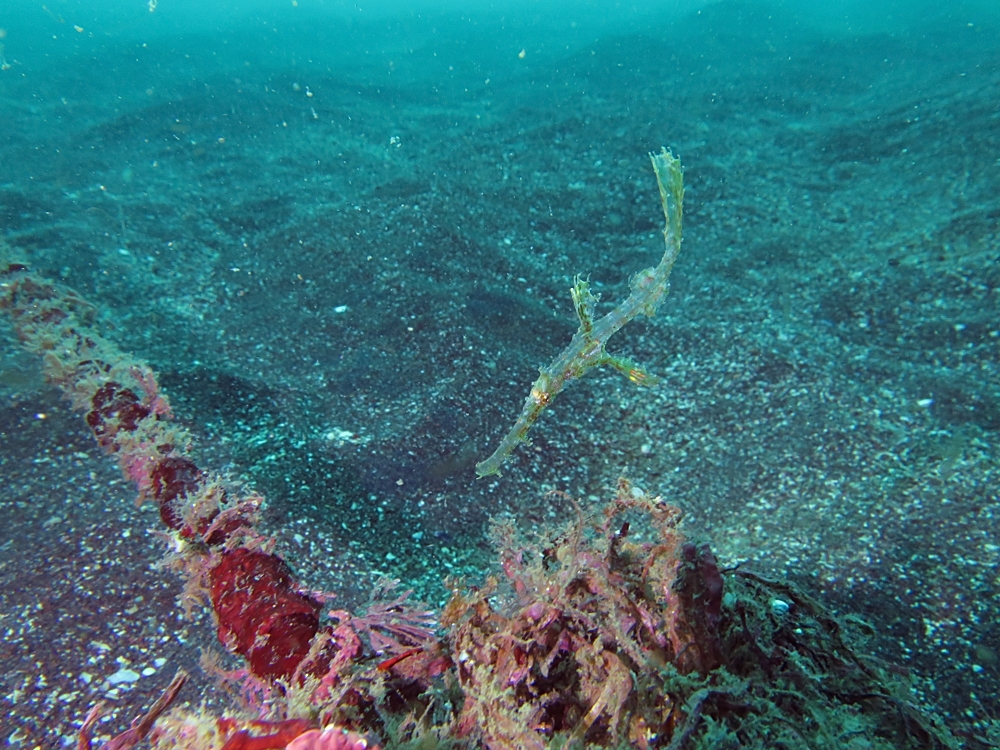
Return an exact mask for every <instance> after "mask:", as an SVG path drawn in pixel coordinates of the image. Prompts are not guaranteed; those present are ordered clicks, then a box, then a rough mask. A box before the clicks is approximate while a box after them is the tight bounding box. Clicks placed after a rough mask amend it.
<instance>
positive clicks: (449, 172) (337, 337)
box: [0, 0, 1000, 748]
mask: <svg viewBox="0 0 1000 750" xmlns="http://www.w3.org/2000/svg"><path fill="white" fill-rule="evenodd" d="M0 44H2V49H0V68H2V70H0V232H2V235H0V239H2V241H3V243H4V244H5V245H7V246H8V252H9V254H10V255H11V257H17V258H21V259H23V260H25V261H26V262H28V263H29V265H30V266H31V267H32V269H34V270H35V271H37V272H39V273H41V274H43V275H45V276H48V277H49V278H52V279H57V280H59V281H61V282H62V283H65V284H66V285H68V286H70V287H72V288H74V289H75V290H77V291H78V292H79V293H80V294H81V295H82V296H83V297H85V298H86V299H87V300H89V301H90V302H91V303H93V304H95V305H96V306H97V308H98V311H99V322H100V325H101V328H102V331H103V333H104V335H105V336H107V337H108V338H110V339H112V340H114V341H115V342H116V343H118V345H119V346H120V347H121V348H122V349H124V350H125V351H128V352H131V353H133V354H134V355H135V356H137V357H139V358H141V359H144V360H146V361H148V362H149V363H150V364H151V365H152V366H153V368H154V369H155V370H156V371H157V373H158V376H159V379H160V382H161V385H162V386H163V387H164V390H165V391H166V393H167V394H168V395H169V397H170V399H171V402H172V404H173V407H174V411H175V413H176V415H177V418H178V420H179V422H180V423H181V424H183V425H184V426H186V427H187V428H188V429H189V430H191V431H192V432H193V433H194V434H195V435H196V436H197V438H198V453H197V455H198V460H199V464H200V465H204V466H208V467H212V468H215V469H219V470H223V471H226V472H228V473H229V474H230V475H231V476H232V477H233V478H234V481H235V480H240V481H243V482H246V483H248V484H249V485H250V486H252V487H253V488H255V489H256V490H257V491H259V492H261V493H262V494H264V495H265V496H266V497H267V498H268V505H267V508H266V515H265V525H264V529H265V530H266V531H267V532H268V533H271V534H273V535H275V537H276V539H277V545H278V546H277V549H278V551H279V552H280V553H281V554H282V555H283V556H284V557H285V559H286V560H287V561H288V562H289V564H290V565H291V566H292V567H293V569H294V570H295V573H296V575H297V576H298V577H299V579H300V580H301V581H303V582H304V583H305V584H307V585H308V586H309V587H310V588H312V589H315V590H322V591H326V592H330V593H332V594H335V595H336V600H335V601H336V606H337V607H344V608H349V607H353V606H357V605H360V604H364V602H365V601H366V600H367V599H368V596H369V593H370V592H371V590H372V589H373V587H374V586H375V585H376V583H377V581H378V580H379V579H380V578H382V577H389V578H392V579H399V580H400V582H401V583H400V586H401V587H402V588H412V589H414V591H415V594H414V596H415V597H418V598H420V599H422V600H424V601H427V602H430V603H433V604H434V605H436V606H437V605H440V604H442V603H443V602H444V601H445V600H446V599H447V597H448V595H449V591H448V589H447V587H446V586H445V585H444V583H443V581H444V579H445V577H446V576H453V577H458V578H464V579H466V580H468V581H476V580H481V579H482V578H483V577H484V576H485V575H486V573H487V572H489V571H490V570H492V569H494V567H495V562H494V559H495V554H494V552H493V550H492V548H491V546H490V544H489V541H488V539H487V537H486V534H485V529H486V525H487V521H488V519H489V518H490V517H495V516H510V517H511V518H513V519H514V520H515V521H516V522H517V523H518V524H520V525H522V526H524V527H526V528H531V527H538V526H542V525H544V524H552V523H555V522H556V521H557V520H564V519H565V517H566V516H567V515H569V514H571V513H573V512H574V511H573V510H572V505H571V504H569V503H568V502H567V498H566V496H565V495H564V494H559V493H556V494H552V493H551V491H552V490H558V491H559V492H560V493H567V494H568V495H570V496H572V497H573V498H576V499H577V500H578V501H579V503H580V504H581V505H582V506H585V507H587V506H594V505H597V504H599V503H600V502H601V501H603V500H606V499H607V498H608V497H609V495H613V493H614V487H615V483H616V480H617V478H618V477H619V476H622V475H625V476H627V477H628V478H629V479H631V480H632V481H633V482H634V483H635V484H636V485H638V486H641V487H642V488H644V489H645V490H646V491H647V492H649V493H650V494H653V495H660V496H662V497H663V498H664V499H666V500H668V501H669V502H670V503H673V504H675V505H677V506H679V507H680V508H682V509H683V511H684V513H685V527H684V528H685V532H686V533H687V534H688V535H690V536H691V537H693V538H695V539H697V540H699V541H702V542H707V543H709V544H710V545H711V547H712V549H713V550H714V551H715V553H716V555H717V556H718V558H719V560H720V563H721V564H724V565H727V566H732V565H736V564H741V565H743V566H746V567H747V568H750V569H752V570H755V571H759V572H760V573H762V574H767V575H770V576H774V577H780V578H783V579H786V580H791V581H794V582H796V583H797V584H799V585H800V586H801V587H802V588H803V589H804V590H806V591H809V592H811V593H812V594H813V595H815V596H817V597H820V598H822V600H823V601H824V602H826V603H827V604H828V605H829V606H831V607H833V608H834V609H836V610H837V611H838V613H840V614H842V615H848V614H852V613H853V614H855V615H858V616H860V617H862V618H864V619H865V620H866V621H867V622H868V623H869V624H870V625H871V629H872V640H871V644H870V647H871V649H872V650H873V652H874V653H876V654H877V655H878V656H880V657H881V658H883V659H885V660H887V661H889V662H891V663H893V664H896V665H898V671H899V672H900V674H901V675H903V676H905V677H906V679H908V680H909V681H910V689H911V690H912V694H913V696H914V697H915V699H916V700H918V701H920V702H921V703H922V704H924V705H925V706H927V707H928V708H929V709H932V710H934V711H936V712H938V713H939V714H940V715H941V716H943V717H944V718H945V719H946V720H947V721H948V722H949V723H954V724H955V725H956V726H957V725H958V724H959V723H965V724H969V725H972V726H976V725H977V723H981V724H982V725H983V726H985V725H986V724H985V723H986V722H989V721H990V720H991V719H993V720H996V719H1000V706H998V701H997V694H998V692H1000V572H998V561H1000V520H998V515H1000V502H998V493H1000V472H998V466H1000V464H998V461H1000V455H998V445H997V437H998V431H1000V264H998V258H1000V12H998V10H997V8H996V5H995V4H994V3H987V2H984V3H982V4H974V3H960V2H954V3H922V2H898V3H871V2H869V3H844V4H839V5H838V4H834V5H825V6H824V8H823V9H821V10H817V9H813V8H811V7H810V4H807V3H804V4H795V3H790V2H773V3H767V2H734V1H731V0H724V1H723V2H717V3H663V4H659V5H657V4H649V5H643V6H641V7H640V6H629V5H627V4H618V3H612V2H606V3H598V2H593V3H586V2H580V3H565V4H564V3H554V2H552V3H547V2H525V3H522V4H509V5H496V4H488V3H484V4H481V5H479V6H475V5H468V6H466V5H464V4H459V3H455V4H444V3H427V4H425V5H421V6H415V5H411V4H407V5H405V7H390V6H388V5H387V4H372V5H370V6H369V5H368V4H366V3H360V4H355V3H324V2H319V1H317V0H297V2H296V1H293V0H288V2H284V1H282V2H273V3H260V4H258V5H256V6H253V7H251V6H247V5H245V4H235V3H228V4H227V3H200V4H199V3H193V2H174V0H159V1H158V2H156V1H155V0H153V2H150V3H145V2H129V3H114V4H111V3H109V4H107V5H103V6H102V5H99V4H98V3H93V2H67V1H61V0H52V2H46V3H42V2H30V1H29V0H5V2H4V3H3V6H2V7H0ZM661 146H667V147H669V148H671V149H672V150H673V151H674V153H676V154H678V155H679V156H680V157H681V158H682V160H683V163H684V167H685V180H686V187H687V193H686V221H685V238H684V248H683V250H682V252H681V256H680V259H679V261H678V263H677V265H676V268H675V270H674V273H673V277H672V291H671V294H670V296H669V297H668V298H667V299H666V301H665V302H664V303H663V304H662V305H661V307H660V309H659V311H658V313H657V315H656V316H655V317H653V318H649V319H647V318H642V319H639V320H636V321H635V322H633V323H632V324H631V325H629V326H627V327H626V328H625V329H624V330H623V331H622V332H621V333H620V334H618V335H617V336H616V337H615V338H614V339H612V341H611V343H610V346H609V349H610V350H611V351H612V352H614V353H616V354H625V355H628V356H631V357H634V358H635V359H636V360H637V361H639V362H641V363H642V364H644V365H645V366H647V367H648V368H649V370H650V372H652V373H653V374H655V375H657V376H659V377H660V382H659V384H658V385H656V386H655V387H653V388H651V389H646V388H643V389H639V388H636V387H634V386H632V385H631V384H629V383H628V382H626V381H625V380H624V379H623V378H621V377H620V376H619V375H618V374H616V373H614V372H613V371H605V370H598V371H595V372H593V373H590V374H589V375H588V377H587V378H584V379H582V380H581V381H579V382H576V383H573V384H572V385H571V386H570V387H569V388H568V389H567V390H566V391H565V392H564V393H562V394H561V395H560V397H559V398H558V400H556V401H555V402H554V403H553V405H552V406H550V407H549V409H548V410H547V411H546V413H545V415H544V416H543V417H542V419H541V420H539V422H538V424H536V425H535V427H534V428H533V430H532V434H531V438H532V441H533V442H532V444H531V445H530V446H522V447H521V448H519V449H518V450H517V451H516V452H515V453H514V455H513V457H512V459H511V460H510V461H508V463H507V464H506V465H505V467H504V469H503V475H502V477H499V478H497V477H491V478H488V479H481V480H477V479H476V478H475V470H474V465H475V463H476V462H477V461H481V460H483V459H484V458H485V457H486V456H487V455H489V453H490V452H491V451H492V450H493V448H494V447H495V445H496V444H497V443H498V441H499V440H500V438H501V437H502V435H503V434H504V433H505V431H506V430H507V429H508V427H509V426H510V424H511V423H512V421H513V419H514V418H515V417H516V415H517V413H518V411H519V409H520V407H521V404H522V401H523V399H524V397H525V395H526V394H527V392H528V389H529V387H530V385H531V383H532V381H533V380H534V378H535V377H536V375H537V368H538V367H539V366H542V365H545V364H547V363H548V362H549V361H551V360H552V359H553V357H555V356H556V355H557V354H558V353H559V351H561V350H562V348H563V347H564V346H565V345H566V344H567V343H568V341H569V339H570V337H571V336H572V334H573V332H574V330H575V329H576V325H577V321H576V319H575V316H574V313H573V305H572V301H571V300H570V294H569V288H570V286H571V285H572V279H573V277H574V276H575V275H577V274H581V275H583V276H589V278H590V283H591V288H592V290H593V291H595V292H598V293H600V294H602V302H601V303H600V304H599V306H598V313H601V312H606V311H608V310H610V309H611V307H612V306H613V305H614V304H616V303H617V302H618V301H620V300H622V299H623V298H624V297H625V296H627V293H628V280H629V278H630V276H631V275H632V274H634V273H636V272H637V271H639V270H641V269H643V268H645V267H647V266H650V265H653V264H655V262H656V260H657V259H658V258H659V256H660V255H661V254H662V239H661V229H662V214H661V211H660V207H659V203H658V196H657V189H656V181H655V179H654V176H653V172H652V170H651V168H650V166H649V161H648V158H647V153H648V152H650V151H658V150H659V149H660V147H661ZM0 357H2V359H0V396H2V400H0V440H2V444H0V728H2V733H0V739H2V740H3V741H4V742H6V743H7V744H8V745H9V746H11V747H24V748H33V747H46V748H49V747H52V748H55V747H63V746H67V745H70V744H72V743H74V742H75V732H76V730H77V729H78V728H79V726H80V723H81V721H82V719H83V716H84V715H85V714H86V712H87V710H88V708H89V707H90V706H91V705H93V704H94V703H95V702H96V701H97V700H101V699H103V700H106V701H108V702H109V704H110V705H111V706H113V709H114V715H113V716H112V717H111V718H110V720H109V721H108V722H107V723H105V724H102V725H101V728H100V732H99V733H100V734H103V735H107V736H110V735H112V734H114V733H115V732H117V731H121V729H123V728H125V727H126V726H127V725H128V722H129V721H130V720H131V717H132V716H134V715H136V713H137V712H139V711H140V709H141V707H142V706H144V705H148V702H149V700H150V696H155V695H157V694H158V693H159V691H160V690H161V689H162V688H163V686H164V685H165V684H166V683H167V682H168V681H169V679H170V677H171V675H172V674H173V671H174V670H175V669H176V668H177V667H178V666H186V667H187V668H188V669H189V671H190V672H191V673H192V678H191V684H190V685H189V686H188V687H187V688H186V691H187V692H185V694H184V695H185V697H186V700H188V701H190V702H192V703H198V702H199V701H200V700H202V699H204V700H206V701H208V703H209V705H215V706H222V705H226V704H227V702H228V700H229V698H228V696H226V695H224V694H223V693H222V692H221V691H219V690H218V689H217V688H216V686H215V682H214V680H213V679H212V678H211V677H209V676H207V675H206V674H205V673H204V672H203V671H201V670H200V669H199V667H198V658H199V649H201V648H210V647H212V644H213V640H214V634H213V632H212V626H211V622H210V618H209V617H208V616H207V615H205V614H198V613H195V615H194V616H193V618H189V619H185V618H184V617H183V613H182V611H181V610H180V608H179V607H178V606H177V603H176V601H177V597H178V595H179V592H180V583H179V581H178V580H177V578H176V576H175V575H174V574H173V573H171V572H170V571H167V570H162V569H160V568H158V567H156V566H157V563H158V561H159V560H160V559H161V558H162V556H163V552H164V549H165V547H164V544H163V543H162V542H161V541H160V540H159V539H157V538H156V537H155V535H154V534H152V533H150V529H152V528H154V527H155V526H156V523H157V520H158V519H157V518H156V510H155V508H153V507H150V506H148V505H147V506H146V507H144V508H141V509H137V508H136V507H135V504H134V502H133V501H134V499H135V495H136V492H135V489H134V487H132V485H131V484H130V483H129V482H128V481H126V480H125V479H124V478H122V477H121V475H120V474H119V472H118V470H117V469H116V468H115V466H114V463H113V461H111V460H109V459H108V458H107V456H105V455H104V454H103V453H102V452H101V450H100V449H99V448H98V447H97V445H96V444H95V443H94V441H93V438H92V436H91V435H90V433H89V431H88V430H87V427H86V424H85V423H84V422H83V420H82V419H81V418H80V417H79V416H78V415H77V414H75V413H73V412H72V411H71V409H70V408H69V406H68V405H67V404H66V403H65V402H63V401H61V400H60V397H59V395H58V392H57V391H56V390H54V389H53V388H51V387H49V386H47V385H46V384H45V382H44V381H43V379H42V378H41V376H40V374H39V372H40V367H39V365H38V362H37V361H36V360H35V358H34V357H32V356H31V355H28V354H26V353H24V352H22V351H21V349H20V347H19V345H18V342H17V340H16V337H15V336H14V334H13V332H12V330H11V329H10V328H9V327H8V325H7V321H6V320H2V321H0ZM192 686H193V687H192Z"/></svg>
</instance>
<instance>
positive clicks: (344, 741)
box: [285, 727, 380, 750]
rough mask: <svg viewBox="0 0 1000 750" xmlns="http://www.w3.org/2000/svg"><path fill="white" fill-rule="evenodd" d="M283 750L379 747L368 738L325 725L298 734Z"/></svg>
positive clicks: (378, 749) (360, 749)
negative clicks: (324, 726)
mask: <svg viewBox="0 0 1000 750" xmlns="http://www.w3.org/2000/svg"><path fill="white" fill-rule="evenodd" d="M285 750H380V747H379V745H369V744H368V740H366V739H365V738H364V737H361V736H360V735H357V734H355V733H354V732H347V731H345V730H343V729H340V728H339V727H327V728H326V729H324V730H322V731H320V730H319V729H311V730H309V731H308V732H306V733H305V734H302V735H299V737H297V738H296V739H295V740H293V741H292V742H291V743H290V744H289V745H288V746H287V747H286V748H285Z"/></svg>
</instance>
